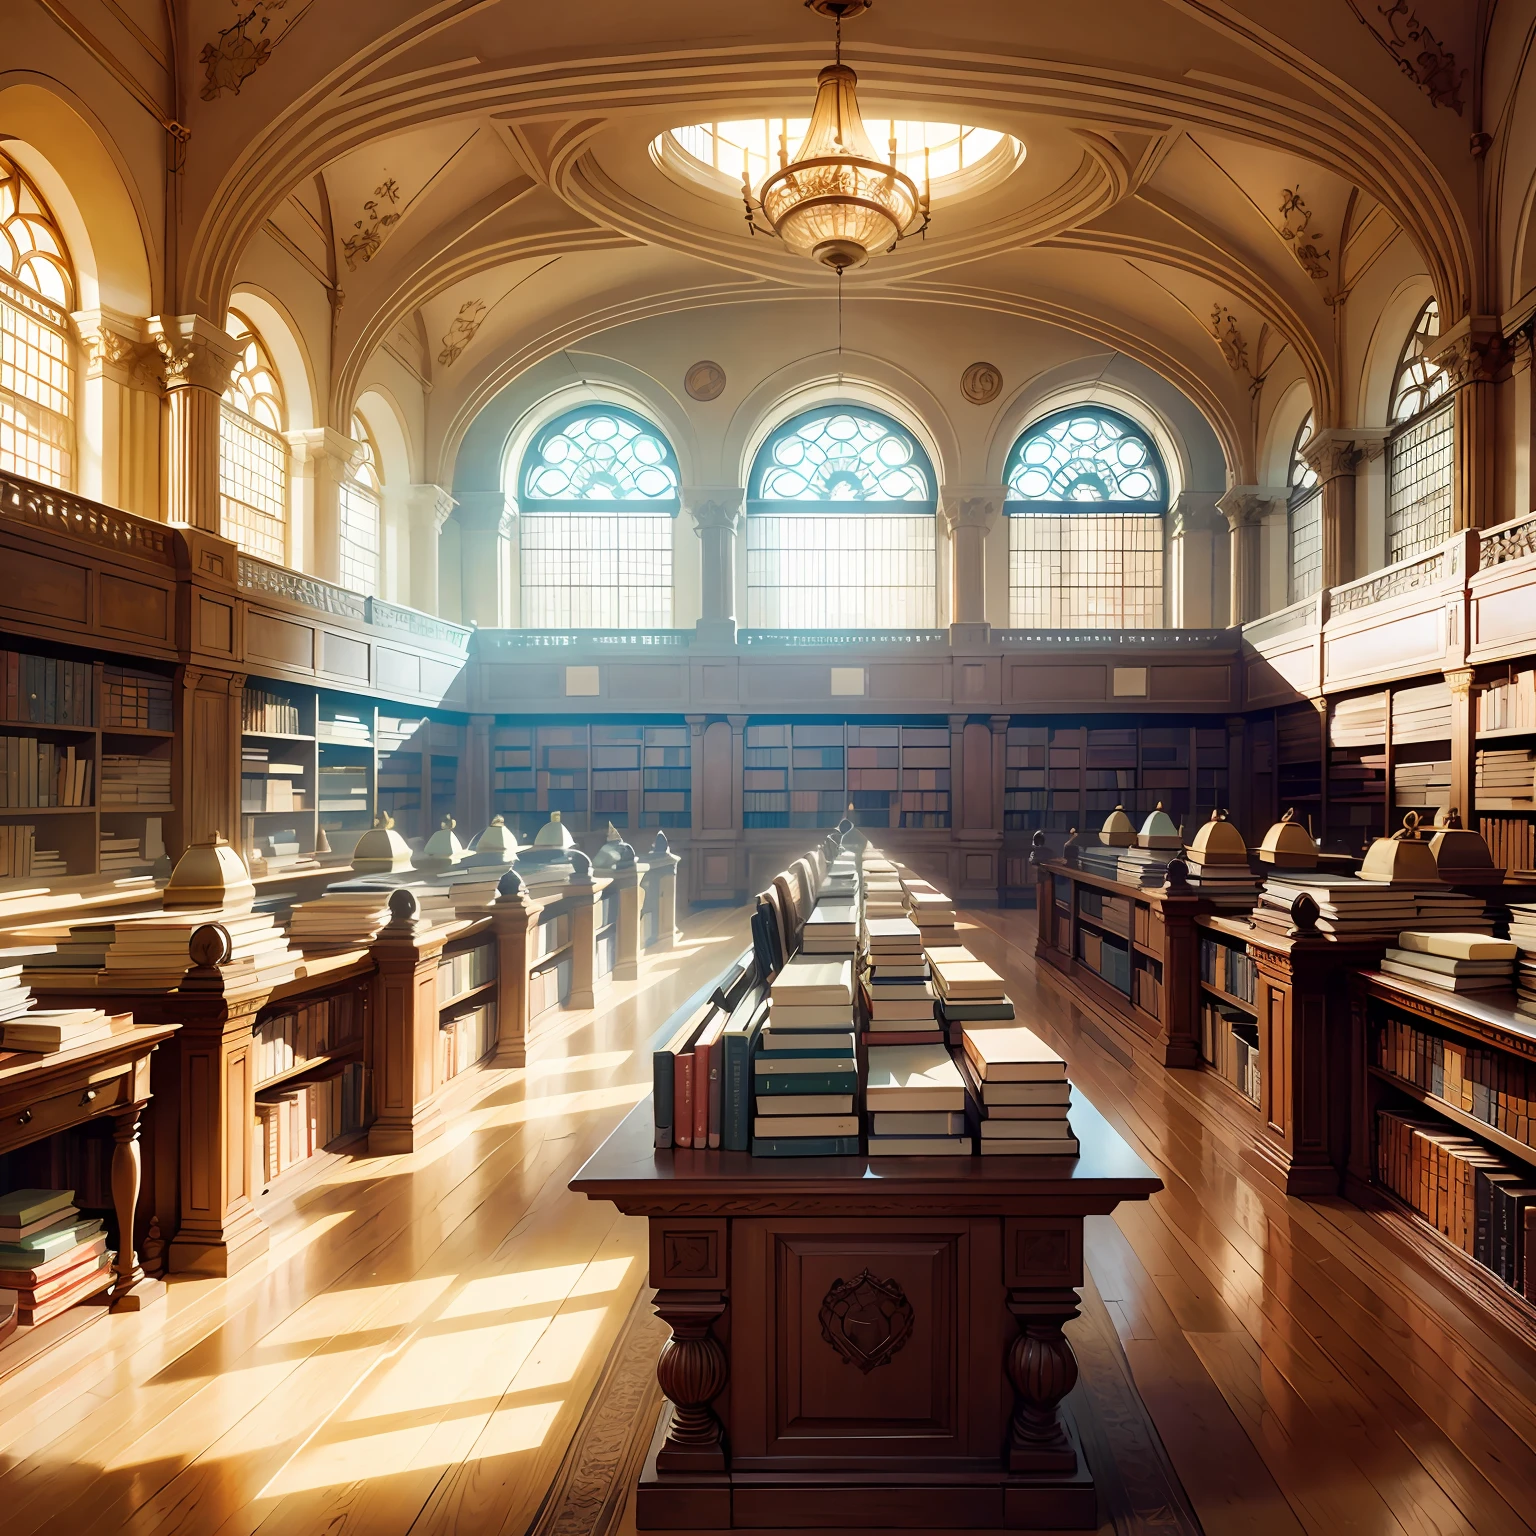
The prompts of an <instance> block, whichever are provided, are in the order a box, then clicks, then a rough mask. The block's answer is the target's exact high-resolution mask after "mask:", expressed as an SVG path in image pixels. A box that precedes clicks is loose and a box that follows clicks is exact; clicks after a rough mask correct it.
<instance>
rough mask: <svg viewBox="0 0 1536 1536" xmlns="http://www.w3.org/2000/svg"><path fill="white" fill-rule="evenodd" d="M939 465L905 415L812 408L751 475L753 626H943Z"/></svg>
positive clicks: (780, 433)
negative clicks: (937, 530)
mask: <svg viewBox="0 0 1536 1536" xmlns="http://www.w3.org/2000/svg"><path fill="white" fill-rule="evenodd" d="M935 493H936V486H935V481H934V473H933V465H932V463H931V462H930V460H929V458H928V455H927V454H926V453H924V452H923V449H922V445H921V444H920V443H919V442H918V441H917V439H916V438H914V437H913V436H912V434H911V433H910V432H908V431H907V429H906V428H905V427H903V426H902V425H901V424H900V423H899V422H897V421H893V420H892V419H891V418H890V417H889V416H884V415H882V414H880V412H878V411H872V410H866V409H865V408H864V407H862V406H856V405H823V406H818V407H817V408H816V409H815V410H811V411H802V412H801V413H800V414H799V415H797V416H793V417H791V418H790V419H789V420H788V421H786V422H785V423H784V424H783V425H782V426H780V427H779V428H777V430H775V431H774V432H772V433H770V434H769V436H768V438H767V439H766V440H765V441H764V443H763V445H762V447H761V448H759V449H758V450H757V456H756V458H754V459H753V461H752V472H751V474H750V475H749V476H748V479H747V624H748V626H749V627H750V628H753V629H874V628H891V629H932V628H933V627H934V625H935V624H936V623H937V622H938V615H937V604H936V598H935V569H936V554H935V543H934V508H935V505H936V494H935Z"/></svg>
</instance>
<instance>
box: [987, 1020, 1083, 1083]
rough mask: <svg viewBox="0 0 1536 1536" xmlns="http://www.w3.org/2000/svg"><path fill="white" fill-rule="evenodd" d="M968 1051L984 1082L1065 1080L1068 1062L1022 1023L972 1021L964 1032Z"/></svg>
mask: <svg viewBox="0 0 1536 1536" xmlns="http://www.w3.org/2000/svg"><path fill="white" fill-rule="evenodd" d="M964 1041H965V1052H966V1055H967V1056H969V1057H970V1059H971V1063H972V1065H974V1066H975V1068H976V1075H977V1076H978V1077H979V1078H981V1080H982V1081H983V1082H984V1083H987V1082H1012V1083H1038V1082H1063V1081H1065V1080H1066V1076H1067V1064H1066V1062H1065V1061H1063V1060H1062V1059H1061V1057H1060V1056H1059V1055H1058V1054H1057V1053H1056V1052H1055V1051H1053V1050H1052V1049H1051V1048H1050V1046H1048V1045H1047V1044H1046V1043H1045V1041H1043V1040H1042V1039H1041V1038H1040V1037H1039V1036H1038V1035H1037V1034H1036V1033H1035V1032H1034V1031H1033V1030H1032V1029H1026V1028H1025V1027H1024V1026H1023V1025H1022V1024H1011V1025H1009V1024H991V1025H988V1024H973V1025H971V1026H969V1027H968V1028H967V1029H966V1030H965V1032H964Z"/></svg>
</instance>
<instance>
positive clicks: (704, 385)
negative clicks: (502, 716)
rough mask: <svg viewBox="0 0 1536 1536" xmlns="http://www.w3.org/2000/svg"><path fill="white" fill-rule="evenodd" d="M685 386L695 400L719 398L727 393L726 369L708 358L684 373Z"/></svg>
mask: <svg viewBox="0 0 1536 1536" xmlns="http://www.w3.org/2000/svg"><path fill="white" fill-rule="evenodd" d="M683 388H684V389H686V390H687V391H688V393H689V394H690V395H692V396H693V398H694V399H695V400H718V399H719V398H720V396H721V395H723V394H724V393H725V369H724V368H722V367H721V366H720V364H719V363H712V362H710V361H709V360H708V359H707V358H706V359H704V360H702V361H700V362H697V363H695V364H694V365H693V367H692V368H690V369H689V370H688V372H687V373H685V374H684V375H683Z"/></svg>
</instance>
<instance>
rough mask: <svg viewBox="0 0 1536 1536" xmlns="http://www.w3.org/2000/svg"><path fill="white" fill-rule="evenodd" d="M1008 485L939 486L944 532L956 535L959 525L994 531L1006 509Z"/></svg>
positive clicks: (960, 526) (985, 531)
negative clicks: (1004, 508) (995, 524)
mask: <svg viewBox="0 0 1536 1536" xmlns="http://www.w3.org/2000/svg"><path fill="white" fill-rule="evenodd" d="M1006 496H1007V488H1006V487H1005V486H1001V485H945V486H941V487H940V489H939V516H940V517H941V518H942V519H943V523H944V531H945V532H946V533H948V534H950V535H953V534H954V532H955V530H956V529H957V528H979V529H980V530H981V531H982V532H983V533H987V532H989V531H990V530H991V528H992V525H993V524H994V523H995V522H996V521H997V519H998V515H999V514H1000V513H1001V512H1002V510H1003V501H1004V499H1005V498H1006Z"/></svg>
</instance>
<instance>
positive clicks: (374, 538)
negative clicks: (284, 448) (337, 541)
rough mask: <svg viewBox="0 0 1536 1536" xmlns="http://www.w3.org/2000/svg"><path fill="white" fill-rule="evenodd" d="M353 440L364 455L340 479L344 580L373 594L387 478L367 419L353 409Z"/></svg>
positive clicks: (344, 583)
mask: <svg viewBox="0 0 1536 1536" xmlns="http://www.w3.org/2000/svg"><path fill="white" fill-rule="evenodd" d="M352 440H353V442H356V443H361V444H362V446H363V452H362V457H361V458H360V459H359V460H358V461H357V463H356V464H355V465H354V466H353V468H352V470H351V472H350V473H349V474H348V476H347V478H346V479H345V480H343V481H342V483H341V584H342V586H344V587H350V588H351V590H352V591H354V592H361V593H363V594H364V595H365V596H367V597H373V596H375V595H376V594H377V593H378V590H379V523H380V516H379V508H380V504H381V502H382V499H383V495H384V478H383V475H382V474H381V473H380V469H379V449H378V445H377V444H376V443H375V442H374V440H373V433H371V432H370V431H369V430H368V423H367V422H366V421H364V420H363V418H362V417H361V416H358V415H356V414H355V413H354V415H353V417H352Z"/></svg>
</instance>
